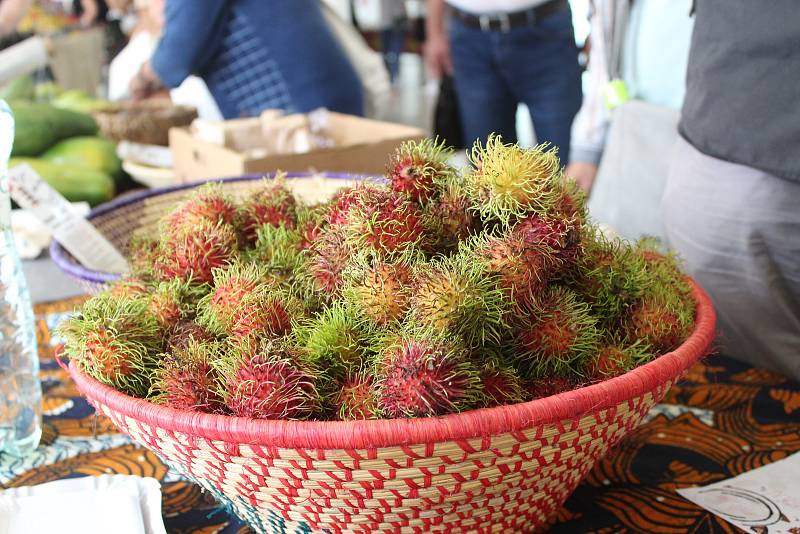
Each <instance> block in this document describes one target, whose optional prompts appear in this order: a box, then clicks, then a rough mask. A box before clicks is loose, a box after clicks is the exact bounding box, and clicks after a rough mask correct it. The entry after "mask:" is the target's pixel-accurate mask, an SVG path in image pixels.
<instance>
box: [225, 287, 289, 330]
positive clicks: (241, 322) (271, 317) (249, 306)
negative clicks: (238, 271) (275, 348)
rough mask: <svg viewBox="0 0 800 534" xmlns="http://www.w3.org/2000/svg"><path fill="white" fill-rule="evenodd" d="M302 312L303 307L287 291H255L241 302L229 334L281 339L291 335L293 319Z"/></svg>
mask: <svg viewBox="0 0 800 534" xmlns="http://www.w3.org/2000/svg"><path fill="white" fill-rule="evenodd" d="M301 308H302V305H301V304H300V303H299V302H297V300H296V299H294V298H293V297H291V296H290V295H288V294H287V293H286V292H284V291H279V290H277V289H268V290H261V291H256V292H255V293H250V294H247V295H245V296H244V298H242V305H241V307H239V308H238V309H236V310H235V311H234V312H233V315H232V316H231V317H230V322H229V329H228V331H227V332H226V333H227V334H228V335H230V336H234V337H254V338H257V339H270V338H276V337H280V336H283V335H285V334H288V333H289V332H290V331H291V329H292V318H293V317H295V316H297V315H298V314H299V313H300V309H301Z"/></svg>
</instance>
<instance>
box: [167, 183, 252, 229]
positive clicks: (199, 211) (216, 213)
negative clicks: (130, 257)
mask: <svg viewBox="0 0 800 534" xmlns="http://www.w3.org/2000/svg"><path fill="white" fill-rule="evenodd" d="M236 215H237V205H236V203H235V202H234V201H233V200H232V199H231V198H230V197H229V196H228V195H226V194H225V193H224V192H223V188H222V183H214V182H209V183H207V184H205V185H203V186H202V187H199V188H197V189H196V190H195V192H194V193H193V194H192V195H191V196H190V197H189V198H188V199H187V200H185V201H184V202H183V203H182V204H180V205H179V206H178V207H177V208H175V209H174V210H172V212H170V213H169V214H168V215H167V216H166V217H164V219H163V224H162V227H163V231H164V233H171V232H174V231H179V232H186V231H192V230H196V229H197V226H198V225H200V224H210V225H211V226H218V225H223V224H224V225H232V224H234V223H235V222H236Z"/></svg>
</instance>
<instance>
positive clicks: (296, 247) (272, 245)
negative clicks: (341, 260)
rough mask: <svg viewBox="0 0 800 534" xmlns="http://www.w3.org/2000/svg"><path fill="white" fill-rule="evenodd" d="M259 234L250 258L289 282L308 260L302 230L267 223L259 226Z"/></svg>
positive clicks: (280, 278)
mask: <svg viewBox="0 0 800 534" xmlns="http://www.w3.org/2000/svg"><path fill="white" fill-rule="evenodd" d="M257 234H258V238H257V240H256V243H255V247H254V248H253V250H252V251H251V253H250V254H249V257H248V259H249V260H250V261H251V262H255V263H258V264H260V265H262V266H263V267H264V268H265V269H266V270H267V271H268V272H269V273H270V275H271V276H272V277H274V278H275V279H278V280H281V281H283V282H286V283H288V282H289V280H290V279H291V278H292V277H293V276H294V274H295V273H296V272H297V271H298V269H300V268H301V267H302V266H303V265H304V263H305V261H306V256H305V255H304V254H303V251H302V248H301V241H302V236H301V235H300V232H298V231H297V230H293V229H291V228H287V227H285V226H271V225H268V224H267V225H264V226H262V227H261V228H259V229H258V232H257Z"/></svg>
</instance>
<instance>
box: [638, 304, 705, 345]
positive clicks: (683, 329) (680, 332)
mask: <svg viewBox="0 0 800 534" xmlns="http://www.w3.org/2000/svg"><path fill="white" fill-rule="evenodd" d="M691 324H692V323H691V318H690V316H689V314H686V313H682V312H681V310H680V309H675V308H673V307H670V306H669V305H667V304H666V303H662V302H658V301H656V300H654V299H644V300H643V301H641V302H639V303H638V304H636V305H635V306H634V307H633V308H632V309H631V312H630V315H629V316H628V317H627V319H626V329H627V331H628V334H629V335H628V339H629V340H631V341H633V340H637V339H638V340H642V341H643V342H645V343H647V344H648V345H650V346H651V347H653V350H654V351H656V352H659V353H665V352H669V351H671V350H674V349H675V348H677V347H678V346H679V345H680V344H681V343H683V341H684V340H685V339H686V338H687V337H689V333H690V332H691Z"/></svg>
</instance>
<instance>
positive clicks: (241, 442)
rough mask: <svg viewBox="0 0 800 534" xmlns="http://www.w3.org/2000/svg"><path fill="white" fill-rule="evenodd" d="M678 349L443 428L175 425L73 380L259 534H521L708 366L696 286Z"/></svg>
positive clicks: (161, 413)
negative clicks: (688, 326) (691, 323)
mask: <svg viewBox="0 0 800 534" xmlns="http://www.w3.org/2000/svg"><path fill="white" fill-rule="evenodd" d="M694 295H695V298H696V300H697V303H698V306H697V320H696V324H695V329H694V332H693V333H692V335H691V336H690V338H689V339H687V340H686V341H685V342H684V344H683V345H681V346H680V347H679V348H678V349H676V350H675V351H673V352H670V353H668V354H665V355H662V356H661V357H659V358H657V359H656V360H654V361H652V362H650V363H648V364H646V365H643V366H641V367H639V368H637V369H634V370H633V371H630V372H628V373H626V374H624V375H622V376H619V377H616V378H613V379H610V380H606V381H603V382H599V383H596V384H593V385H591V386H587V387H584V388H580V389H577V390H575V391H569V392H565V393H561V394H559V395H555V396H552V397H547V398H544V399H539V400H535V401H530V402H526V403H521V404H514V405H509V406H499V407H496V408H488V409H481V410H472V411H467V412H464V413H461V414H452V415H447V416H443V417H432V418H425V419H397V420H375V421H350V422H335V421H270V420H253V419H245V418H237V417H227V416H221V415H211V414H199V413H194V412H182V411H178V410H175V409H172V408H169V407H166V406H158V405H155V404H152V403H150V402H147V401H145V400H142V399H136V398H133V397H129V396H127V395H124V394H122V393H120V392H118V391H115V390H114V389H112V388H109V387H107V386H104V385H102V384H100V383H99V382H97V381H95V380H94V379H92V378H89V377H88V376H86V375H84V374H83V373H81V372H80V371H79V370H78V369H77V367H76V365H75V363H71V364H70V372H71V374H72V377H73V378H74V379H75V382H76V383H77V385H78V387H79V388H80V390H81V391H82V392H83V394H84V395H86V397H87V398H88V399H89V401H90V402H91V403H92V404H93V405H94V406H95V407H96V408H97V410H98V411H99V412H100V413H102V414H104V415H106V416H108V417H109V418H110V419H111V420H112V421H113V422H114V423H115V424H116V425H117V426H118V427H119V428H120V429H121V430H122V431H123V432H125V433H126V434H128V435H129V436H131V437H132V438H133V439H134V440H136V441H137V442H139V443H140V444H142V445H143V446H145V447H147V448H148V449H150V450H152V451H154V452H156V453H157V454H159V455H160V456H161V457H162V458H163V459H164V460H165V461H166V462H167V463H168V464H170V465H172V466H174V467H175V468H176V469H177V470H178V471H180V472H182V473H184V474H186V475H187V476H188V477H189V478H191V479H193V480H194V481H196V482H197V483H198V484H200V485H201V486H203V487H204V488H206V489H207V490H209V491H210V492H212V493H213V494H214V495H215V496H217V497H218V498H220V500H222V501H224V502H227V503H229V504H231V505H232V506H233V507H234V509H235V511H236V512H237V514H239V515H240V517H242V518H244V519H245V520H247V521H248V522H249V523H250V524H251V525H252V526H253V527H254V528H255V529H256V530H257V531H258V532H280V533H283V532H309V531H317V530H320V531H328V532H398V531H407V532H472V531H477V532H494V531H498V532H531V531H534V530H538V529H542V528H544V527H546V526H547V525H548V524H549V522H550V521H551V520H552V518H553V516H554V514H555V513H556V511H557V510H558V508H559V507H560V506H561V505H562V504H563V502H564V501H565V500H566V499H567V497H568V496H569V495H570V493H571V492H572V491H573V490H574V489H575V487H576V486H577V485H578V483H579V482H580V480H581V479H582V478H583V476H584V475H585V474H586V473H587V472H588V471H589V470H590V469H591V468H592V466H593V465H594V464H595V462H596V461H597V460H598V459H599V458H600V457H602V456H603V455H604V454H605V453H606V452H607V451H608V450H609V449H610V448H611V447H613V446H614V445H616V444H617V443H618V442H619V440H620V439H621V438H622V437H623V436H624V435H625V434H626V433H627V432H629V431H630V430H631V429H633V428H634V427H636V426H637V425H638V424H639V422H640V421H641V419H642V418H643V417H644V416H645V414H646V413H647V412H648V410H649V409H650V408H651V407H653V405H655V404H656V403H657V402H659V401H660V400H661V399H662V398H663V397H664V395H665V394H666V392H667V390H668V389H669V388H670V387H671V386H672V384H674V383H675V381H676V380H678V378H679V377H680V376H681V375H682V374H683V373H684V372H685V371H686V369H688V368H689V367H690V366H691V365H692V364H694V363H695V362H696V361H697V360H698V359H699V358H701V357H702V356H704V355H705V354H707V353H708V350H709V347H710V346H711V343H712V341H713V339H714V328H715V327H714V324H715V317H714V311H713V308H712V306H711V303H710V301H709V300H708V297H707V295H706V294H705V293H704V292H703V290H702V289H700V288H699V287H696V286H695V290H694Z"/></svg>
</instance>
